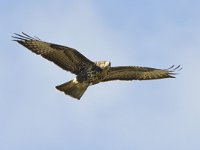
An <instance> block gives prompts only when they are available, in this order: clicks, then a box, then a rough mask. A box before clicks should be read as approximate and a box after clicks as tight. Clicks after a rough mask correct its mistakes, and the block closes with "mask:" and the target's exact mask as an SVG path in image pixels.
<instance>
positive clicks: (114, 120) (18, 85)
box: [0, 0, 200, 150]
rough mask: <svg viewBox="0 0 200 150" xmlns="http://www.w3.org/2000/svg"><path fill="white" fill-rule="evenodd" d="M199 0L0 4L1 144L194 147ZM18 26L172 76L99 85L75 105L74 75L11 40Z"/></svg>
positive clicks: (91, 148)
mask: <svg viewBox="0 0 200 150" xmlns="http://www.w3.org/2000/svg"><path fill="white" fill-rule="evenodd" d="M199 7H200V1H197V0H168V1H167V2H166V1H161V0H151V1H150V0H133V1H128V0H117V1H116V0H110V1H108V0H99V1H97V0H96V1H95V0H82V1H81V0H73V1H72V0H57V1H39V0H35V1H25V0H18V1H11V0H7V1H4V2H3V1H1V2H0V18H1V24H0V32H1V36H0V43H1V45H0V53H1V55H0V68H1V73H0V82H1V84H0V121H1V123H0V149H1V150H36V149H37V150H44V149H48V150H55V149H59V150H66V149H69V150H80V149H87V150H112V149H113V150H122V149H124V150H133V149H135V150H147V149H148V150H169V149H170V150H188V149H190V150H199V149H200V142H199V139H200V109H199V108H200V95H199V91H200V90H199V84H200V79H199V76H200V71H199V64H200V59H199V58H200V18H199V16H200V9H199ZM15 32H16V33H20V32H25V33H27V34H30V35H35V36H38V37H39V38H41V39H43V40H45V41H48V42H54V43H57V44H63V45H67V46H70V47H74V48H76V49H77V50H79V51H80V52H81V53H83V54H84V55H85V56H87V57H88V58H90V59H91V60H94V61H96V60H109V61H111V62H112V65H113V66H115V65H139V66H148V67H158V68H167V67H169V66H170V65H173V64H176V65H179V64H181V65H182V66H183V70H182V71H181V72H180V74H179V75H178V76H177V78H176V79H166V80H158V81H143V82H139V81H133V82H119V81H118V82H109V83H103V84H98V85H95V86H93V87H90V88H89V89H88V90H87V91H86V93H85V95H84V96H83V97H82V99H81V101H77V100H74V99H73V98H71V97H69V96H66V95H64V94H63V93H61V92H58V91H56V89H55V88H54V87H55V86H56V85H59V84H61V83H64V82H66V81H68V80H71V79H72V78H74V75H72V74H70V73H69V72H65V71H63V70H62V69H60V68H59V67H57V66H56V65H54V64H53V63H50V62H48V61H46V60H44V59H43V58H41V57H39V56H36V55H35V54H33V53H31V52H30V51H28V50H26V49H25V48H24V47H22V46H20V45H19V44H17V43H15V42H13V41H11V40H12V38H11V36H12V35H13V33H15Z"/></svg>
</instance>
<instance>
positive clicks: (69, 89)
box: [56, 80, 89, 100]
mask: <svg viewBox="0 0 200 150" xmlns="http://www.w3.org/2000/svg"><path fill="white" fill-rule="evenodd" d="M88 86H89V84H85V83H78V82H77V81H74V80H71V81H69V82H66V83H64V84H61V85H58V86H56V89H58V90H59V91H62V92H64V93H65V94H67V95H70V96H72V97H74V98H76V99H78V100H80V99H81V97H82V96H83V94H84V93H85V91H86V90H87V88H88Z"/></svg>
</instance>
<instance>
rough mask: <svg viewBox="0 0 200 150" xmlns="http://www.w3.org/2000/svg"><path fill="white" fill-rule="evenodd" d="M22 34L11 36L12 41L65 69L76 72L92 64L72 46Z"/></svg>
mask: <svg viewBox="0 0 200 150" xmlns="http://www.w3.org/2000/svg"><path fill="white" fill-rule="evenodd" d="M22 34H23V35H20V34H15V36H13V38H14V41H17V42H18V43H19V44H21V45H23V46H25V47H26V48H28V49H29V50H31V51H32V52H34V53H36V54H38V55H41V56H42V57H44V58H46V59H48V60H50V61H52V62H54V63H55V64H57V65H58V66H60V67H61V68H62V69H64V70H66V71H70V72H72V73H74V74H78V73H79V72H80V71H81V69H83V67H85V66H87V65H92V64H94V63H93V62H92V61H90V60H89V59H88V58H86V57H85V56H83V55H82V54H81V53H79V52H78V51H77V50H75V49H73V48H70V47H66V46H62V45H57V44H53V43H47V42H44V41H41V40H40V39H39V38H37V37H30V36H29V35H27V34H25V33H22Z"/></svg>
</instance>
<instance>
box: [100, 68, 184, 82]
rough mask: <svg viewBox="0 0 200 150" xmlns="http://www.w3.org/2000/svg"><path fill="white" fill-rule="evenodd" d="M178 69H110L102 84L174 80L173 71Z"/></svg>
mask: <svg viewBox="0 0 200 150" xmlns="http://www.w3.org/2000/svg"><path fill="white" fill-rule="evenodd" d="M180 69H181V68H180V65H179V66H178V67H174V66H172V67H170V68H169V69H156V68H148V67H132V66H124V67H111V68H110V70H109V71H108V74H107V76H106V77H105V78H104V80H103V81H102V82H105V81H111V80H153V79H162V78H175V77H174V76H173V75H175V74H176V73H175V71H177V70H180Z"/></svg>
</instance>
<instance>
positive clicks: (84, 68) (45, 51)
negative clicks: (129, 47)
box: [13, 33, 180, 99]
mask: <svg viewBox="0 0 200 150" xmlns="http://www.w3.org/2000/svg"><path fill="white" fill-rule="evenodd" d="M15 35H16V36H13V38H14V41H17V42H18V43H20V44H21V45H23V46H25V47H26V48H28V49H29V50H31V51H32V52H34V53H36V54H38V55H41V56H42V57H44V58H46V59H48V60H50V61H52V62H54V63H55V64H57V65H58V66H60V67H61V68H62V69H64V70H66V71H70V72H71V73H74V74H76V77H75V78H74V79H73V80H71V81H69V82H66V83H64V84H62V85H59V86H56V88H57V89H58V90H60V91H63V92H64V93H65V94H67V95H70V96H72V97H74V98H77V99H80V98H81V97H82V95H83V94H84V92H85V91H86V90H87V88H88V87H89V86H91V85H94V84H97V83H100V82H106V81H112V80H152V79H162V78H174V76H173V75H174V74H175V73H174V71H175V70H177V69H178V68H179V67H180V66H178V67H176V68H174V66H172V67H170V68H169V69H164V70H163V69H156V68H149V67H136V66H119V67H111V63H110V62H109V61H97V62H93V61H91V60H89V59H88V58H86V57H85V56H83V55H82V54H81V53H79V52H78V51H77V50H75V49H73V48H70V47H66V46H62V45H57V44H52V43H47V42H43V41H41V40H40V39H39V38H36V37H34V38H33V37H30V36H29V35H27V34H25V33H23V35H20V34H15Z"/></svg>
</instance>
